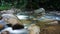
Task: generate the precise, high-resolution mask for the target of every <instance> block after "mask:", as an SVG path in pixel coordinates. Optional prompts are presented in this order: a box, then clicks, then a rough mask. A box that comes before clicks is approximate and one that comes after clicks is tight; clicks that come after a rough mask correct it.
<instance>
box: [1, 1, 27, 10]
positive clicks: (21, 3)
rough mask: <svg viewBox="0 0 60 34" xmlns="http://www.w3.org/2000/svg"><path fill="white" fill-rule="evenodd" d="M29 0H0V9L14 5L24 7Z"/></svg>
mask: <svg viewBox="0 0 60 34" xmlns="http://www.w3.org/2000/svg"><path fill="white" fill-rule="evenodd" d="M26 1H27V0H0V10H6V9H10V8H12V7H15V8H19V9H22V8H24V7H25V6H26V3H27V2H26Z"/></svg>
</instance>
